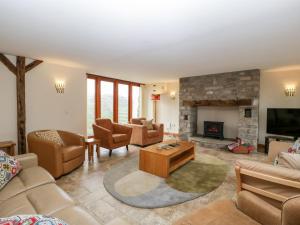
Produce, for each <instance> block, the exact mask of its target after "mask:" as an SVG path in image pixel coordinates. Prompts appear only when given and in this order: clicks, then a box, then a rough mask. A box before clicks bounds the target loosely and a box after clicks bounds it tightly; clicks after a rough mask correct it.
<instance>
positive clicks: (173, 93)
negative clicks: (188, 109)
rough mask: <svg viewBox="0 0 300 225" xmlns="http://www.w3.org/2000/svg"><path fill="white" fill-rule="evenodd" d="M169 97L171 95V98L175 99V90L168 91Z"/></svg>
mask: <svg viewBox="0 0 300 225" xmlns="http://www.w3.org/2000/svg"><path fill="white" fill-rule="evenodd" d="M170 97H171V99H173V100H174V99H175V98H176V92H175V91H171V92H170Z"/></svg>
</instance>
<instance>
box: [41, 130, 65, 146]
mask: <svg viewBox="0 0 300 225" xmlns="http://www.w3.org/2000/svg"><path fill="white" fill-rule="evenodd" d="M35 135H36V136H37V137H38V138H40V139H42V140H45V141H50V142H53V143H55V144H58V145H60V146H63V145H64V142H63V140H62V139H61V137H60V136H59V134H58V132H57V131H56V130H47V131H37V132H35Z"/></svg>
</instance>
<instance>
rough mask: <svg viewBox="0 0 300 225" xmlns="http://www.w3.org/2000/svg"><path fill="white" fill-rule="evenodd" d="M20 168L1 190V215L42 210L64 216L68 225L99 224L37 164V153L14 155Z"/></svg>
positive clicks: (40, 212)
mask: <svg viewBox="0 0 300 225" xmlns="http://www.w3.org/2000/svg"><path fill="white" fill-rule="evenodd" d="M16 158H17V159H18V160H19V162H20V163H21V165H22V168H23V169H22V170H21V172H20V173H19V174H18V175H17V176H16V177H14V178H13V179H12V180H11V181H10V182H9V183H8V184H7V185H6V186H5V187H4V188H3V189H1V191H0V217H9V216H13V215H24V214H42V215H46V216H52V217H56V218H59V219H62V220H64V221H65V222H66V223H68V224H69V225H82V224H88V225H99V223H98V222H97V221H96V220H95V219H94V218H93V217H92V216H91V215H90V214H88V213H87V212H85V211H84V210H82V209H81V208H80V207H78V206H76V204H75V202H74V201H73V200H72V199H71V198H70V197H69V196H68V195H67V194H66V193H65V192H64V191H63V190H62V189H61V188H59V187H58V186H57V185H56V184H55V180H54V179H53V177H52V176H51V175H50V174H49V173H48V172H47V171H46V170H45V169H43V168H42V167H39V166H38V160H37V156H36V155H35V154H32V153H29V154H24V155H19V156H16Z"/></svg>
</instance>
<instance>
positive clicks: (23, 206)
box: [0, 192, 37, 217]
mask: <svg viewBox="0 0 300 225" xmlns="http://www.w3.org/2000/svg"><path fill="white" fill-rule="evenodd" d="M21 214H22V215H24V214H37V211H36V210H35V208H34V207H33V205H32V204H31V203H30V201H29V200H28V198H27V196H26V192H23V193H21V194H19V195H16V196H14V197H12V198H10V199H8V200H6V201H3V202H1V203H0V217H9V216H14V215H21Z"/></svg>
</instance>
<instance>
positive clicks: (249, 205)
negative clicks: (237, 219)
mask: <svg viewBox="0 0 300 225" xmlns="http://www.w3.org/2000/svg"><path fill="white" fill-rule="evenodd" d="M236 203H237V208H238V209H239V210H241V211H242V212H243V213H245V214H246V215H247V216H249V217H250V218H252V219H254V220H255V221H257V222H258V223H260V224H262V225H270V224H272V225H280V224H281V210H280V209H278V208H276V207H274V206H273V205H271V204H269V203H267V202H266V201H264V200H262V199H261V198H259V197H258V196H256V195H254V194H252V193H250V192H248V191H242V192H240V193H239V194H238V197H237V202H236Z"/></svg>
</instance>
